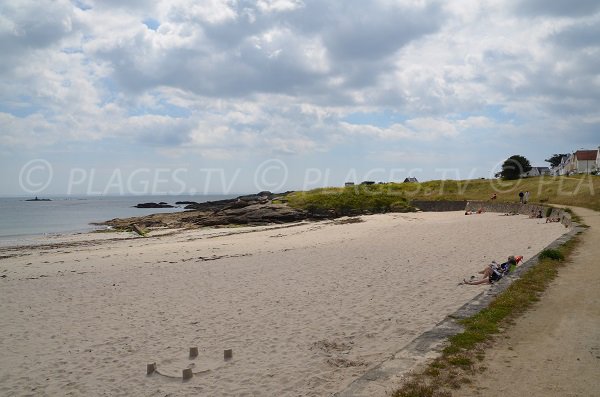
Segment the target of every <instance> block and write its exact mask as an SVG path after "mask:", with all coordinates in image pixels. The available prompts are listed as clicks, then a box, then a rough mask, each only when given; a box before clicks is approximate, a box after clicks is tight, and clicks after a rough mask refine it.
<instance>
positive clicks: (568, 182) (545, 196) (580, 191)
mask: <svg viewBox="0 0 600 397" xmlns="http://www.w3.org/2000/svg"><path fill="white" fill-rule="evenodd" d="M520 191H523V192H524V191H529V192H530V199H529V200H530V202H531V203H541V204H545V203H553V204H556V205H565V206H578V207H585V208H590V209H593V210H596V211H600V176H594V175H575V176H560V177H535V178H525V179H518V180H514V181H503V180H496V179H473V180H463V181H453V180H452V181H450V180H448V181H439V180H438V181H429V182H424V183H385V184H375V185H357V186H350V187H340V188H321V189H314V190H310V191H307V192H294V193H291V194H289V195H287V196H286V197H285V198H284V200H287V202H288V203H289V205H291V206H292V207H294V208H301V209H307V210H315V211H327V210H333V211H336V212H339V214H340V215H343V214H346V213H352V212H361V211H363V212H364V211H370V212H386V211H402V212H405V211H411V210H412V207H411V205H410V202H411V201H413V200H488V199H490V197H491V196H492V195H493V194H496V197H497V200H498V201H505V202H517V201H518V193H519V192H520Z"/></svg>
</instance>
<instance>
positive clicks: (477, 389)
mask: <svg viewBox="0 0 600 397" xmlns="http://www.w3.org/2000/svg"><path fill="white" fill-rule="evenodd" d="M574 210H575V211H576V212H577V214H579V215H580V216H582V217H583V219H584V222H585V223H586V224H588V225H589V226H591V228H590V229H589V230H587V231H586V232H585V233H583V235H582V237H581V238H582V242H581V245H580V246H579V248H578V249H577V250H576V252H575V253H574V254H573V256H572V263H570V264H569V265H568V266H567V267H565V268H563V269H561V270H560V274H559V276H558V277H557V279H556V280H555V282H554V283H553V284H552V285H551V286H550V287H549V288H548V290H547V291H546V293H545V294H544V296H543V297H542V299H541V301H540V302H539V303H538V304H537V305H536V306H535V307H534V309H533V310H531V311H530V312H528V313H526V314H525V315H523V317H521V318H519V319H518V320H517V322H516V324H515V325H514V326H511V327H510V329H509V330H508V331H507V332H506V339H504V340H503V341H501V342H499V343H497V345H496V346H494V347H493V348H490V350H488V352H487V353H486V358H485V363H484V365H485V366H487V367H488V370H487V371H486V372H485V373H483V374H482V375H480V376H478V377H477V378H476V379H475V380H474V382H473V384H472V385H471V386H466V387H464V388H463V389H462V390H459V391H457V392H454V393H453V396H460V397H467V396H486V397H487V396H491V397H493V396H503V397H508V396H515V397H516V396H518V397H521V396H528V397H537V396H544V397H546V396H561V397H565V396H586V397H587V396H600V213H599V212H595V211H592V210H588V209H584V208H574Z"/></svg>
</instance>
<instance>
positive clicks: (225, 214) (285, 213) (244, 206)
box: [182, 201, 309, 226]
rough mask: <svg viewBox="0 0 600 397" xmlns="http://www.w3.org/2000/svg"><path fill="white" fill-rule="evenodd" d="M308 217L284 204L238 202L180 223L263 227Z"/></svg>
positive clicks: (184, 219) (305, 213) (185, 219)
mask: <svg viewBox="0 0 600 397" xmlns="http://www.w3.org/2000/svg"><path fill="white" fill-rule="evenodd" d="M308 217H309V214H308V213H307V212H306V211H302V210H297V209H294V208H291V207H288V206H287V205H285V204H272V203H255V204H248V203H247V202H244V201H240V202H236V203H233V204H232V205H231V206H228V207H226V208H224V209H222V210H219V211H215V212H213V213H208V214H207V213H204V214H199V215H195V216H191V217H188V218H183V219H182V221H183V222H184V223H188V224H194V225H197V226H217V225H265V224H269V223H288V222H298V221H302V220H305V219H307V218H308Z"/></svg>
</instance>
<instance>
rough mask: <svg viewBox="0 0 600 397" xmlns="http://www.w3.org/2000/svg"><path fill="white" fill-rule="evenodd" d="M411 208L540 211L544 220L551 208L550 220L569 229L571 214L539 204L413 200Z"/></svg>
mask: <svg viewBox="0 0 600 397" xmlns="http://www.w3.org/2000/svg"><path fill="white" fill-rule="evenodd" d="M410 204H411V205H412V206H413V207H416V208H418V209H420V210H421V211H423V212H448V211H473V212H477V211H479V210H483V211H484V212H497V213H500V214H510V215H513V214H521V215H528V216H537V215H538V214H539V212H540V211H542V217H543V218H544V219H546V214H547V212H548V208H552V212H551V213H550V217H551V218H559V219H560V223H562V224H563V225H565V226H567V227H571V223H572V221H571V214H569V213H568V212H566V211H565V210H563V209H560V208H553V207H548V206H545V205H540V204H520V203H505V202H501V201H495V200H488V201H477V200H472V201H425V200H415V201H412V202H411V203H410Z"/></svg>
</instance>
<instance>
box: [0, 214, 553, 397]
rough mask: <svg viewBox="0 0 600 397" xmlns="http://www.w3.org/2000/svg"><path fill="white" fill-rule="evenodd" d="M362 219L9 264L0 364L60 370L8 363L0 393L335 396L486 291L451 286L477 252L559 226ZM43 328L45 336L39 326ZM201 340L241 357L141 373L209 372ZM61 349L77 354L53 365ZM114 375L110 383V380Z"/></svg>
mask: <svg viewBox="0 0 600 397" xmlns="http://www.w3.org/2000/svg"><path fill="white" fill-rule="evenodd" d="M361 218H362V219H363V222H358V223H343V222H341V221H340V219H337V220H333V221H322V222H307V223H300V224H285V225H273V226H267V227H242V228H220V229H196V230H185V231H182V232H177V233H174V234H172V235H168V236H155V237H154V238H152V237H151V238H140V237H135V238H127V239H121V240H119V239H117V240H114V241H111V240H107V241H105V242H98V241H97V240H89V239H88V240H87V241H84V242H83V243H82V245H80V246H74V245H71V246H68V247H67V246H60V247H55V248H53V247H51V246H50V247H46V248H44V249H38V248H35V247H32V248H31V249H30V250H22V251H23V252H21V254H24V256H18V257H14V258H11V259H10V260H6V259H4V260H1V261H0V264H2V265H3V266H4V267H5V268H6V267H7V266H8V267H9V268H8V271H7V272H5V274H6V276H7V277H6V278H4V280H2V281H1V282H3V283H4V285H3V287H5V288H3V294H6V297H5V298H6V299H5V300H6V302H7V304H6V306H5V307H4V308H3V309H2V313H1V314H2V315H3V316H5V317H6V318H14V324H10V329H25V330H27V332H26V334H28V335H22V336H21V335H19V334H17V333H14V332H10V329H9V332H8V333H9V334H13V336H12V337H11V338H7V339H10V343H11V347H10V348H8V346H4V348H5V349H8V351H10V352H13V353H17V352H18V354H17V355H13V354H12V353H11V354H9V355H8V356H7V357H6V358H4V359H2V360H3V361H5V364H3V365H2V366H1V367H2V368H4V371H5V370H6V368H9V367H8V365H7V364H6V363H7V361H6V360H9V361H10V362H14V367H15V369H16V370H18V369H19V368H21V370H22V369H23V366H24V365H27V366H31V365H32V364H31V363H28V362H27V360H25V362H24V361H23V358H22V357H30V353H29V349H31V348H34V349H37V350H38V354H39V355H40V359H39V362H36V363H35V364H33V368H34V369H35V372H38V373H39V372H40V371H41V372H42V373H48V374H50V375H52V376H50V379H54V378H56V379H55V380H53V381H51V382H50V383H44V382H41V381H40V380H39V379H37V378H35V377H28V379H27V380H25V379H21V380H20V381H17V380H16V378H13V377H12V376H11V375H10V374H8V375H7V376H8V378H7V379H9V380H10V379H12V380H11V381H9V382H8V385H9V386H6V389H4V391H5V392H9V393H10V391H11V390H12V391H13V392H14V390H23V389H22V387H26V386H25V385H26V384H27V383H23V382H28V383H29V384H31V385H33V386H35V387H38V388H41V389H40V390H45V392H46V393H50V394H52V392H54V391H56V390H59V389H57V388H61V387H63V388H64V387H66V386H65V385H66V384H67V383H70V384H72V385H74V386H72V387H71V389H69V387H67V389H65V390H67V391H68V390H75V391H74V392H77V391H78V392H80V393H84V392H87V393H92V394H94V393H109V394H115V393H116V394H119V393H128V394H133V395H148V394H151V393H153V392H158V391H160V392H165V393H168V392H172V393H175V394H189V393H192V390H194V388H201V389H202V392H203V393H208V394H212V395H214V394H217V395H231V394H239V393H258V392H262V393H263V394H264V393H266V394H273V393H274V394H278V395H290V394H293V393H295V392H296V394H297V392H302V391H303V392H304V393H306V394H308V395H322V394H323V393H334V392H337V391H339V390H342V389H343V388H344V387H345V385H347V384H348V383H349V382H352V381H353V380H355V379H357V378H359V377H360V376H362V375H363V374H365V373H366V372H367V371H368V370H369V369H370V368H372V367H374V366H375V365H377V363H379V362H381V360H382V359H384V358H385V357H386V356H387V355H388V354H389V352H390V351H397V350H398V348H400V347H402V346H407V345H408V344H410V343H411V341H413V340H414V339H415V338H416V337H418V335H421V334H422V333H423V332H426V331H427V330H429V329H431V327H432V326H434V325H435V324H437V323H438V322H439V321H442V320H443V319H444V318H445V317H446V316H447V315H448V313H452V312H454V311H455V310H457V309H458V308H459V307H461V306H462V305H463V304H464V302H466V301H468V300H470V299H472V297H474V296H476V295H478V294H479V293H480V292H481V288H479V287H473V288H464V286H463V288H460V287H457V285H456V282H457V281H458V280H460V279H462V278H463V276H465V275H466V274H468V273H471V272H475V271H477V270H478V269H479V268H480V266H481V265H482V262H486V261H488V260H490V259H498V258H501V257H503V256H505V255H506V254H507V251H508V254H513V253H515V252H512V251H514V250H518V251H519V252H520V253H525V254H526V256H530V255H533V253H534V251H535V250H537V249H541V248H543V247H544V246H545V245H546V243H544V242H549V241H547V239H549V238H550V237H552V236H555V235H562V234H563V231H564V227H562V226H561V225H557V224H542V223H538V222H537V221H536V220H532V219H527V218H525V217H523V216H515V217H502V216H500V215H498V214H483V215H478V216H470V217H466V216H464V215H463V213H462V211H461V212H458V213H409V214H384V215H370V216H362V217H361ZM509 232H510V233H509ZM505 233H508V236H505ZM101 234H102V233H98V235H101ZM107 234H112V233H107ZM544 236H545V237H544ZM88 237H89V236H88ZM102 237H104V236H102ZM500 237H502V238H500ZM554 239H555V238H552V240H554ZM525 240H526V241H525ZM85 244H91V245H85ZM486 258H488V259H486ZM9 262H14V263H12V264H10V266H9ZM41 277H42V278H43V280H44V281H43V283H44V286H45V287H44V289H41V290H40V289H36V288H35V285H36V283H40V282H42V281H40V280H39V279H40V278H41ZM21 297H22V298H21ZM25 297H27V298H26V299H25ZM22 299H25V300H24V301H23V300H22ZM22 302H23V303H24V302H27V303H28V305H29V306H31V309H30V308H27V307H23V306H22ZM50 302H52V303H53V304H52V305H50V306H49V305H48V303H50ZM29 306H28V307H29ZM19 310H23V312H24V314H20V312H19ZM161 313H162V314H161ZM121 315H122V316H123V317H121ZM55 318H56V319H58V318H60V319H61V323H62V321H64V322H65V324H67V326H66V328H64V327H62V328H61V327H60V324H61V323H56V322H54V320H52V319H55ZM42 324H43V328H44V329H45V332H44V333H43V334H37V333H36V332H35V328H36V326H42ZM159 324H160V327H158V328H157V327H156V325H159ZM14 327H17V328H14ZM23 327H24V328H23ZM57 327H59V328H60V331H59V328H57ZM32 332H33V334H32ZM111 335H115V336H116V335H121V336H123V337H125V336H127V339H123V340H119V339H114V338H113V337H112V336H111ZM83 336H85V339H81V338H82V337H83ZM52 337H54V338H55V339H48V338H52ZM20 338H27V339H26V340H27V344H23V341H24V340H23V341H21V339H20ZM86 340H88V342H86ZM4 343H9V342H8V341H5V342H4ZM194 344H196V345H197V346H198V347H199V348H200V351H201V352H202V353H201V356H202V357H215V356H217V357H218V355H219V354H220V355H221V356H222V354H223V350H222V349H224V348H233V351H234V361H233V362H232V363H231V364H230V365H226V366H225V367H223V368H220V369H218V370H215V371H213V373H208V374H206V375H203V376H202V377H200V376H199V377H197V378H196V377H195V378H194V379H193V380H191V381H189V382H186V383H185V384H181V383H177V384H172V383H168V384H166V383H164V382H162V381H161V380H160V378H156V377H149V378H147V377H146V376H145V366H146V364H147V363H150V362H153V361H156V362H157V364H158V367H159V369H162V370H163V371H166V373H169V374H179V376H180V374H181V369H182V368H183V367H185V366H186V365H191V364H196V366H197V367H198V366H200V367H202V366H203V365H205V364H206V363H204V362H203V361H197V362H190V361H189V359H183V358H177V357H182V356H181V354H185V351H186V350H187V348H188V347H190V346H193V345H194ZM62 346H71V347H72V348H71V351H72V349H76V350H79V351H80V353H77V354H76V355H75V356H72V357H71V356H70V357H71V358H70V360H69V361H66V362H65V363H64V364H60V362H62V360H61V359H60V355H61V354H65V353H66V352H65V351H64V350H63V349H64V348H63V347H62ZM127 346H131V348H132V349H133V350H132V351H131V352H128V350H127ZM219 348H220V349H221V350H220V352H219V351H218V350H219ZM87 349H92V350H93V352H94V355H93V356H88V354H87V353H85V351H86V350H87ZM114 349H117V350H114ZM122 349H124V350H122ZM173 349H175V350H173ZM111 352H112V353H111ZM182 352H183V353H182ZM71 354H73V353H71ZM111 355H112V357H114V359H117V360H119V363H120V366H121V367H122V368H123V369H126V370H125V372H123V373H122V375H118V376H116V375H115V374H112V375H111V371H110V370H108V369H107V368H104V367H103V366H97V365H96V366H95V365H94V364H93V363H95V362H97V360H104V359H108V358H109V357H110V356H111ZM90 360H91V361H90ZM50 362H57V363H58V364H56V366H53V365H51V366H48V364H49V363H50ZM69 363H73V365H74V366H71V365H69ZM75 364H76V365H75ZM182 366H183V367H182ZM142 367H143V369H141V368H142ZM36 368H37V369H36ZM57 370H66V371H67V372H68V371H71V372H73V374H74V375H73V376H74V377H75V378H74V377H72V376H65V375H59V374H58V373H56V371H57ZM81 371H83V372H81ZM140 371H143V373H144V375H141V372H140ZM88 372H89V373H90V375H91V374H93V376H91V377H90V375H86V373H88ZM115 376H116V379H119V381H118V382H117V383H116V384H111V383H106V380H107V379H108V378H110V377H115ZM218 379H220V380H218ZM103 380H104V382H103ZM15 382H16V383H15ZM255 382H256V383H255ZM60 390H63V389H60ZM136 393H138V394H136Z"/></svg>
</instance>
